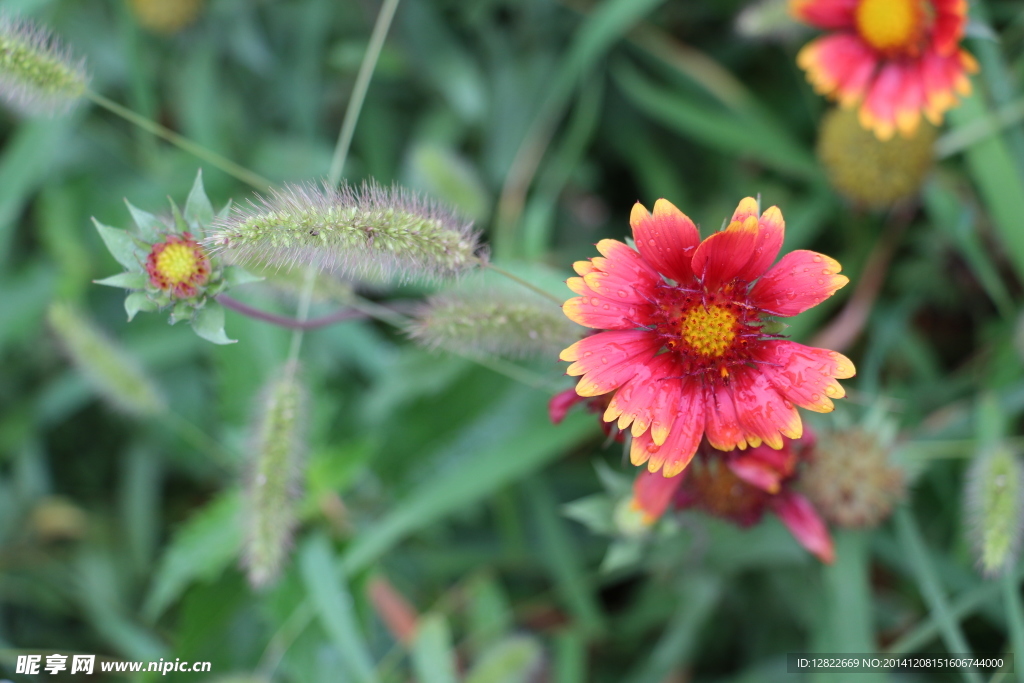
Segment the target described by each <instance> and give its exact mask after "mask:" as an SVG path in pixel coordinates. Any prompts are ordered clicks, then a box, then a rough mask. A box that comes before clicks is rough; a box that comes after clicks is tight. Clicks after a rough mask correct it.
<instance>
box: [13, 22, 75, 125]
mask: <svg viewBox="0 0 1024 683" xmlns="http://www.w3.org/2000/svg"><path fill="white" fill-rule="evenodd" d="M88 87H89V76H88V74H87V73H86V70H85V63H84V61H83V60H80V59H76V58H74V57H72V56H71V53H70V52H69V51H68V50H67V49H66V48H65V47H63V46H62V45H61V44H60V43H59V42H58V41H57V39H56V38H54V37H53V36H52V35H51V34H50V33H49V32H47V31H46V30H44V29H42V28H39V27H38V26H35V25H34V24H31V23H29V22H28V21H25V20H23V19H17V18H15V17H12V16H10V15H7V14H0V98H3V99H4V100H5V101H6V102H7V103H8V104H10V105H11V106H12V107H13V108H15V109H17V110H19V111H21V112H23V113H26V114H56V113H62V112H64V111H66V110H67V109H69V108H70V107H71V106H72V105H73V104H74V103H75V102H76V101H77V100H78V99H80V98H81V97H82V95H84V94H85V91H86V90H87V89H88Z"/></svg>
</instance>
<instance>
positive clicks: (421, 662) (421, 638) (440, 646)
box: [411, 614, 459, 683]
mask: <svg viewBox="0 0 1024 683" xmlns="http://www.w3.org/2000/svg"><path fill="white" fill-rule="evenodd" d="M411 654H412V665H413V669H414V670H415V672H416V677H417V679H418V680H419V682H420V683H456V682H457V681H458V680H459V679H458V676H457V675H456V673H455V671H456V667H455V653H454V652H453V651H452V634H451V629H449V628H448V622H447V621H446V620H445V618H444V616H443V615H441V614H427V615H424V616H423V617H422V618H421V619H420V620H419V622H418V623H417V624H416V638H415V640H414V641H413V644H412V653H411Z"/></svg>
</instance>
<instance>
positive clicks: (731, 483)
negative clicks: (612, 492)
mask: <svg viewBox="0 0 1024 683" xmlns="http://www.w3.org/2000/svg"><path fill="white" fill-rule="evenodd" d="M812 448H813V439H811V438H808V437H804V438H802V439H800V440H790V439H787V440H786V442H785V444H784V445H783V447H782V449H781V450H772V449H771V448H768V447H766V446H763V445H762V446H758V447H756V448H751V449H750V450H747V451H740V450H733V451H729V452H727V453H723V452H721V451H716V450H714V449H712V448H710V446H709V445H708V444H707V443H705V444H704V445H703V446H702V447H701V449H700V456H699V457H698V458H697V461H696V462H695V463H694V465H693V466H692V467H690V468H689V469H687V470H686V471H685V472H683V473H682V474H680V475H678V476H675V477H671V478H665V477H660V476H658V475H657V474H652V473H651V472H641V473H640V475H639V476H638V477H637V478H636V480H635V481H634V483H633V498H632V501H631V503H630V504H631V506H632V507H633V508H634V509H636V510H638V511H639V512H640V513H641V515H642V517H643V519H644V521H645V522H646V523H647V524H653V523H654V522H655V521H656V520H657V519H658V518H659V517H661V516H662V515H663V514H664V513H665V511H666V510H667V509H668V508H669V506H670V505H673V504H674V505H675V507H676V508H678V509H687V508H694V509H699V510H702V511H704V512H706V513H708V514H711V515H715V516H716V517H722V518H724V519H728V520H730V521H732V522H734V523H736V524H738V525H739V526H742V527H748V526H751V525H753V524H756V523H757V522H758V521H760V519H761V517H762V516H763V515H764V513H765V512H766V511H768V510H770V511H772V512H774V513H775V514H776V515H778V517H779V519H780V520H782V523H783V524H785V525H786V527H787V528H788V529H789V530H790V532H791V533H792V534H793V537H794V538H796V540H797V542H799V543H800V545H802V546H803V547H804V548H806V549H807V550H808V551H809V552H810V553H811V554H813V555H814V556H815V557H817V558H818V559H820V560H821V561H822V562H826V563H828V564H831V563H832V561H833V560H834V559H835V550H834V547H833V545H832V537H831V536H830V535H829V532H828V527H827V526H826V524H825V522H824V520H823V519H822V517H821V515H820V514H819V513H818V510H817V509H816V508H815V507H814V505H812V504H811V503H810V501H808V500H807V498H805V497H804V496H803V495H801V494H800V493H797V492H796V491H793V490H792V488H791V487H792V485H793V484H794V483H795V482H796V480H797V476H798V473H797V466H798V465H799V463H800V461H801V460H803V459H805V458H806V457H807V456H808V454H809V452H810V450H811V449H812Z"/></svg>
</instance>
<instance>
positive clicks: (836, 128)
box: [818, 108, 938, 209]
mask: <svg viewBox="0 0 1024 683" xmlns="http://www.w3.org/2000/svg"><path fill="white" fill-rule="evenodd" d="M937 135H938V129H937V128H936V127H935V126H933V125H931V124H930V123H928V122H922V124H921V126H920V127H919V128H918V130H917V132H916V133H915V134H914V136H913V137H910V138H904V137H902V136H896V137H894V138H893V139H891V140H886V141H882V140H879V139H878V138H877V137H875V134H874V133H873V132H871V131H869V130H865V129H864V128H863V127H862V126H861V125H860V121H859V120H858V119H857V112H856V111H854V110H853V109H839V108H837V109H833V110H832V111H830V112H828V113H827V114H825V116H824V118H823V119H822V121H821V128H820V131H819V133H818V157H819V158H820V159H821V163H822V165H823V166H824V167H825V171H826V172H827V174H828V178H829V180H830V181H831V182H832V185H833V186H835V188H836V189H837V190H838V191H839V193H840V194H842V195H843V196H845V197H846V198H848V199H850V200H851V201H853V202H856V203H858V204H863V205H865V206H868V207H870V208H877V209H881V208H885V207H887V206H889V205H891V204H892V203H893V202H895V201H897V200H899V199H904V198H906V197H909V196H911V195H913V194H915V193H916V192H917V191H918V189H919V188H920V187H921V184H922V183H923V182H924V179H925V176H927V175H928V171H930V170H931V168H932V166H933V165H934V153H933V147H934V146H935V138H936V137H937Z"/></svg>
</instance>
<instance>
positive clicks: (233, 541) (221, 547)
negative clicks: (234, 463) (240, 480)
mask: <svg viewBox="0 0 1024 683" xmlns="http://www.w3.org/2000/svg"><path fill="white" fill-rule="evenodd" d="M242 538H243V531H242V496H241V495H240V494H239V493H238V492H237V491H228V492H226V493H223V494H221V495H220V496H219V497H218V498H216V499H215V500H214V501H213V502H212V503H209V504H208V505H207V506H206V507H204V508H203V509H201V510H199V511H198V512H196V513H195V514H193V515H192V517H190V518H189V520H188V521H187V522H185V524H184V525H183V526H182V527H181V528H179V529H178V530H177V532H176V533H175V534H174V536H173V537H172V538H171V543H170V545H169V546H168V548H167V550H166V551H165V552H164V555H163V557H162V558H161V559H160V565H159V567H158V568H157V570H156V575H155V577H154V579H153V584H152V586H151V587H150V590H149V595H147V596H146V601H145V603H144V604H143V607H142V613H143V616H144V618H145V619H146V620H147V621H150V622H152V621H155V620H156V619H157V618H158V617H159V616H160V615H161V614H163V613H164V610H166V609H167V608H168V607H169V606H170V605H171V603H172V602H174V601H175V600H176V599H177V598H178V596H180V595H181V593H182V592H183V591H184V590H185V589H186V588H187V587H188V585H189V584H190V583H192V582H194V581H211V580H213V579H215V578H217V577H218V576H219V575H220V573H221V572H223V571H224V570H225V569H226V568H227V567H228V566H230V565H231V564H232V563H233V562H234V561H235V558H236V557H237V556H238V553H239V552H240V551H241V549H242Z"/></svg>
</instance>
